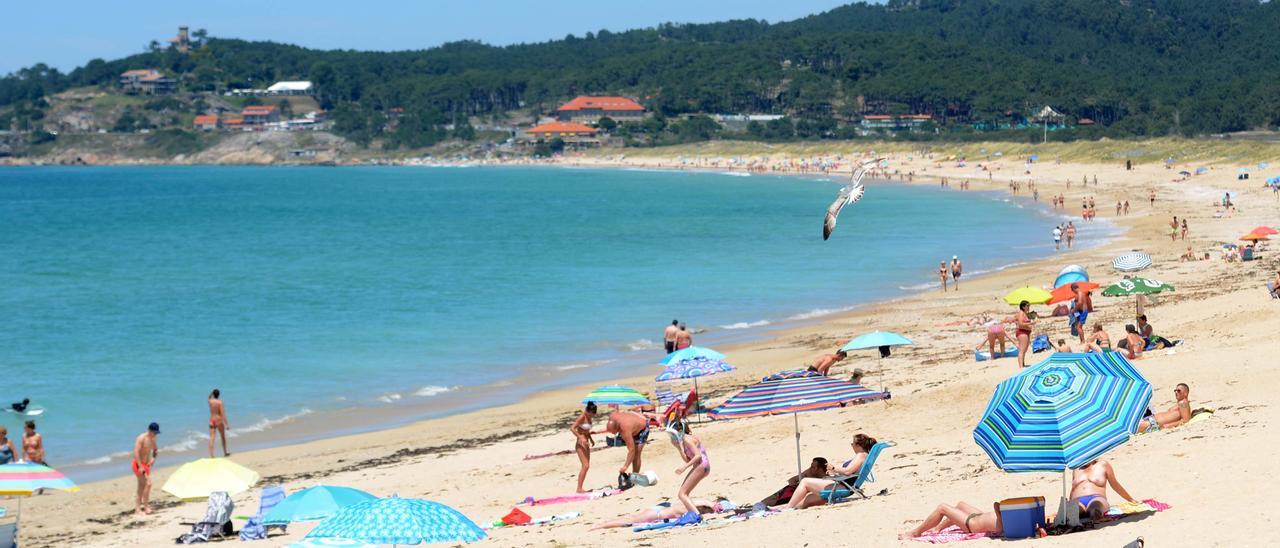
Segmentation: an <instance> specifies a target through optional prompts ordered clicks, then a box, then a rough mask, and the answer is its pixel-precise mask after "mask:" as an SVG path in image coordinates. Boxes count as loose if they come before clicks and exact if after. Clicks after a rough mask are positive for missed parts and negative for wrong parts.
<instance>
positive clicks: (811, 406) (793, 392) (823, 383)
mask: <svg viewBox="0 0 1280 548" xmlns="http://www.w3.org/2000/svg"><path fill="white" fill-rule="evenodd" d="M885 397H886V396H885V394H884V393H883V392H875V391H872V390H868V389H867V388H866V387H864V386H862V385H860V384H854V383H851V382H848V381H842V380H840V379H835V378H831V377H828V376H825V375H822V374H820V373H818V372H817V371H807V370H803V369H798V370H793V371H783V372H781V373H776V374H773V375H769V376H768V377H764V378H763V379H761V380H760V382H758V383H756V384H753V385H751V386H748V387H746V388H744V389H743V390H742V391H741V392H738V393H737V394H734V395H733V396H731V397H729V399H727V400H725V401H724V403H722V404H720V405H719V406H718V407H716V408H715V409H712V410H711V411H709V412H707V415H708V416H710V417H711V420H724V419H741V418H746V417H757V416H761V415H779V414H784V413H791V414H792V420H793V421H794V423H795V433H796V470H797V471H799V470H800V469H801V467H800V418H799V413H803V412H805V411H821V410H823V409H831V408H833V407H844V406H846V405H849V404H851V403H855V402H858V403H861V402H866V401H872V400H878V399H884V398H885Z"/></svg>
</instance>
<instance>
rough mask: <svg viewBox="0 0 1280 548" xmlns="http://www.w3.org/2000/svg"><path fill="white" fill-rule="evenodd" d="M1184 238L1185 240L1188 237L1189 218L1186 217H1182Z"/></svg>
mask: <svg viewBox="0 0 1280 548" xmlns="http://www.w3.org/2000/svg"><path fill="white" fill-rule="evenodd" d="M1182 239H1183V240H1186V239H1187V218H1186V217H1183V218H1182Z"/></svg>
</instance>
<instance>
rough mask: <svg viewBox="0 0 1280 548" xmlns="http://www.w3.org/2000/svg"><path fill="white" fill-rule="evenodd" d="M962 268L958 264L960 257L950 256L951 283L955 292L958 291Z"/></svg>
mask: <svg viewBox="0 0 1280 548" xmlns="http://www.w3.org/2000/svg"><path fill="white" fill-rule="evenodd" d="M963 270H964V267H963V266H962V265H961V264H960V256H958V255H952V256H951V281H952V282H955V285H956V291H960V274H961V272H962V271H963Z"/></svg>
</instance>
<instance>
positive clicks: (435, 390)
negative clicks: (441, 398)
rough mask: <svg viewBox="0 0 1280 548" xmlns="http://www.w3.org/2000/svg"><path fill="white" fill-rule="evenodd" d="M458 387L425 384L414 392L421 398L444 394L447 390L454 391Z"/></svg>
mask: <svg viewBox="0 0 1280 548" xmlns="http://www.w3.org/2000/svg"><path fill="white" fill-rule="evenodd" d="M457 388H458V387H456V386H454V387H452V388H450V387H448V386H435V385H429V386H424V387H422V388H419V389H418V390H417V391H416V392H414V393H413V395H415V396H418V397H420V398H429V397H431V396H438V395H440V394H444V393H445V392H452V391H453V390H455V389H457Z"/></svg>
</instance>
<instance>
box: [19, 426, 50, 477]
mask: <svg viewBox="0 0 1280 548" xmlns="http://www.w3.org/2000/svg"><path fill="white" fill-rule="evenodd" d="M22 458H23V459H25V460H26V461H27V462H32V463H35V464H40V465H44V466H48V464H46V463H45V460H44V436H41V435H40V433H39V432H36V421H27V423H26V425H25V428H24V431H23V433H22Z"/></svg>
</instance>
